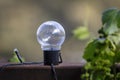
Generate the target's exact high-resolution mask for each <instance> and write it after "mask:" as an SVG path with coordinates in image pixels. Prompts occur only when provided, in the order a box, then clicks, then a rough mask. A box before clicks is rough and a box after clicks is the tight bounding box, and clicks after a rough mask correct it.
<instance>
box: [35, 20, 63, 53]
mask: <svg viewBox="0 0 120 80" xmlns="http://www.w3.org/2000/svg"><path fill="white" fill-rule="evenodd" d="M37 40H38V42H39V43H40V44H41V48H42V50H44V51H56V50H60V49H61V45H62V44H63V42H64V40H65V31H64V28H63V27H62V25H60V24H59V23H58V22H56V21H47V22H44V23H43V24H41V25H40V26H39V28H38V30H37Z"/></svg>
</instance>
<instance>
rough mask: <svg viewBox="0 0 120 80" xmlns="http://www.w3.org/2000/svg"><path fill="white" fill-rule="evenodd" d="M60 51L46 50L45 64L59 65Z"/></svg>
mask: <svg viewBox="0 0 120 80" xmlns="http://www.w3.org/2000/svg"><path fill="white" fill-rule="evenodd" d="M60 59H61V56H60V51H59V50H58V51H44V65H51V64H53V65H58V64H59V63H60V61H59V60H60Z"/></svg>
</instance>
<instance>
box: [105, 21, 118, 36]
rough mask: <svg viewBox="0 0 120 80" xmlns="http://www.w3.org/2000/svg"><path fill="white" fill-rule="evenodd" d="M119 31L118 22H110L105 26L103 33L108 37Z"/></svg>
mask: <svg viewBox="0 0 120 80" xmlns="http://www.w3.org/2000/svg"><path fill="white" fill-rule="evenodd" d="M118 30H119V29H118V27H117V22H116V21H109V22H107V23H105V24H104V25H103V32H104V33H105V34H106V35H110V34H113V33H115V32H117V31H118Z"/></svg>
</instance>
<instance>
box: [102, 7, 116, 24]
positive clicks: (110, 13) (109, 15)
mask: <svg viewBox="0 0 120 80" xmlns="http://www.w3.org/2000/svg"><path fill="white" fill-rule="evenodd" d="M117 12H118V10H117V9H116V8H110V9H107V10H106V11H104V12H103V15H102V24H103V25H104V24H105V23H107V22H110V21H111V20H113V19H114V18H115V17H116V14H117Z"/></svg>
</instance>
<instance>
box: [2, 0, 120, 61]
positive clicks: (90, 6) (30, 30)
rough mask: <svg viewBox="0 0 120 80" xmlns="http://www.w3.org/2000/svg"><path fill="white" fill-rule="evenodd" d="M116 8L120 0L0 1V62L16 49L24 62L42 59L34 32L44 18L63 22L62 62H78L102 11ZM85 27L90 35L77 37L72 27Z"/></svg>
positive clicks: (99, 25)
mask: <svg viewBox="0 0 120 80" xmlns="http://www.w3.org/2000/svg"><path fill="white" fill-rule="evenodd" d="M112 7H116V8H119V9H120V0H0V62H5V61H7V60H8V59H9V58H11V56H12V54H13V49H14V48H18V49H19V51H20V54H21V55H22V56H23V57H24V58H25V59H26V61H42V60H43V54H42V50H41V48H40V45H39V43H38V42H37V39H36V31H37V28H38V27H39V25H40V24H41V23H43V22H44V21H49V20H54V21H57V22H59V23H61V24H62V25H63V27H64V28H65V31H66V40H65V42H64V44H63V45H62V50H61V52H62V58H63V61H64V62H82V54H83V51H84V48H85V45H86V43H87V41H88V40H89V39H90V38H91V37H97V30H98V29H99V28H100V27H101V16H102V12H103V11H104V10H106V9H108V8H112ZM79 26H87V27H88V30H89V32H90V38H89V39H85V40H78V39H77V38H75V37H74V35H73V33H72V32H73V30H74V29H76V28H77V27H79Z"/></svg>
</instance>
